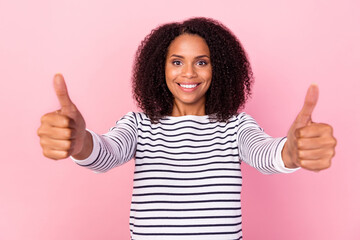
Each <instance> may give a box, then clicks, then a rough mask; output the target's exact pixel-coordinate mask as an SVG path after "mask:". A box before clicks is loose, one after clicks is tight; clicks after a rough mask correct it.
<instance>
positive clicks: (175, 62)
mask: <svg viewBox="0 0 360 240" xmlns="http://www.w3.org/2000/svg"><path fill="white" fill-rule="evenodd" d="M172 64H174V65H175V66H180V65H181V62H180V61H179V60H174V61H172Z"/></svg>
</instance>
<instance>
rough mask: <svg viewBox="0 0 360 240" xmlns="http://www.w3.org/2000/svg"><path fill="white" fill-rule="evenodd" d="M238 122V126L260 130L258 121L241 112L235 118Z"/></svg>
mask: <svg viewBox="0 0 360 240" xmlns="http://www.w3.org/2000/svg"><path fill="white" fill-rule="evenodd" d="M234 118H236V120H237V122H238V126H239V127H240V128H241V127H256V128H259V129H261V128H260V126H259V124H258V123H257V122H256V120H255V119H254V118H253V117H252V116H250V115H249V114H247V113H245V112H240V113H238V114H237V115H235V116H234Z"/></svg>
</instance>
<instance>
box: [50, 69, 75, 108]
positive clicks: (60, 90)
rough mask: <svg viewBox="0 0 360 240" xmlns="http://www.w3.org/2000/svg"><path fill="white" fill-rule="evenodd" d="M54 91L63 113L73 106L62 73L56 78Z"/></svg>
mask: <svg viewBox="0 0 360 240" xmlns="http://www.w3.org/2000/svg"><path fill="white" fill-rule="evenodd" d="M54 89H55V92H56V96H57V98H58V99H59V102H60V105H61V110H62V111H63V110H65V109H67V108H69V107H71V106H72V105H73V103H72V101H71V100H70V97H69V94H68V91H67V88H66V84H65V80H64V77H63V75H61V74H60V73H58V74H56V75H55V76H54Z"/></svg>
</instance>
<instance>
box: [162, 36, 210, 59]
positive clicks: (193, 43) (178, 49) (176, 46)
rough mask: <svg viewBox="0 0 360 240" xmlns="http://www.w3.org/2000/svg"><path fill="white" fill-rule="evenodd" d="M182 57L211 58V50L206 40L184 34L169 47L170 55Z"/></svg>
mask: <svg viewBox="0 0 360 240" xmlns="http://www.w3.org/2000/svg"><path fill="white" fill-rule="evenodd" d="M171 54H177V55H182V56H199V55H205V54H206V55H208V56H210V50H209V47H208V45H207V44H206V41H205V39H203V38H202V37H200V36H199V35H195V34H182V35H180V36H178V37H176V38H175V39H174V40H173V41H172V42H171V43H170V45H169V48H168V55H171Z"/></svg>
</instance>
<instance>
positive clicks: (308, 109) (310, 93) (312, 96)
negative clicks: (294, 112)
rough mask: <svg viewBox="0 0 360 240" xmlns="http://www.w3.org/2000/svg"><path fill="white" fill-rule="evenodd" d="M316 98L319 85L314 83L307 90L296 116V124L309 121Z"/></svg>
mask: <svg viewBox="0 0 360 240" xmlns="http://www.w3.org/2000/svg"><path fill="white" fill-rule="evenodd" d="M318 98H319V87H318V86H317V85H316V84H311V85H310V87H309V88H308V90H307V93H306V97H305V101H304V105H303V107H302V109H301V111H300V113H299V114H298V116H297V117H296V121H295V122H296V123H297V125H300V126H305V125H307V124H309V123H310V122H311V114H312V112H313V111H314V108H315V106H316V103H317V101H318ZM300 126H299V127H300Z"/></svg>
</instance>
